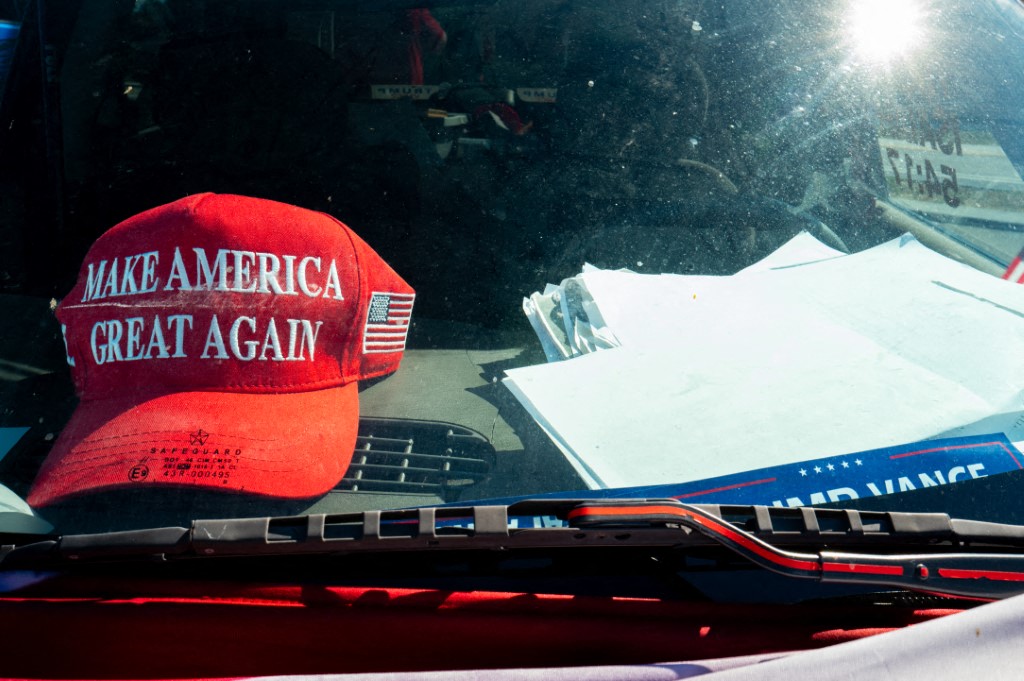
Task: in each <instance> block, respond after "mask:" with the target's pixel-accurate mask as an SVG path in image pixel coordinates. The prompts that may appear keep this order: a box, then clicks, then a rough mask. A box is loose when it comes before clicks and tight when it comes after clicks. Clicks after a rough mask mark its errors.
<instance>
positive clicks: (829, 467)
mask: <svg viewBox="0 0 1024 681" xmlns="http://www.w3.org/2000/svg"><path fill="white" fill-rule="evenodd" d="M826 468H828V469H829V470H830V471H834V470H835V469H836V467H835V466H833V465H832V464H829V465H828V466H826Z"/></svg>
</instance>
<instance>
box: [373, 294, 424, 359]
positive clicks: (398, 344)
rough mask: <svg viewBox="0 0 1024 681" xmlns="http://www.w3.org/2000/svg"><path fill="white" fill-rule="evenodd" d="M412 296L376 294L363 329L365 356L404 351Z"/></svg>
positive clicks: (413, 297) (410, 315)
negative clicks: (375, 353)
mask: <svg viewBox="0 0 1024 681" xmlns="http://www.w3.org/2000/svg"><path fill="white" fill-rule="evenodd" d="M415 298H416V296H415V294H412V293H378V292H376V291H374V293H373V294H372V295H371V296H370V304H369V306H368V308H367V312H366V326H365V327H364V328H363V353H367V354H368V353H374V352H401V351H402V350H404V349H405V339H406V337H407V336H408V335H409V320H410V318H411V317H412V304H413V300H414V299H415Z"/></svg>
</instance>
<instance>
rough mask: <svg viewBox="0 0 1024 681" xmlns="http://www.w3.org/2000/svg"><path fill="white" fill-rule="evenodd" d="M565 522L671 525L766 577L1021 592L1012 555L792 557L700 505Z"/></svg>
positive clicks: (608, 510) (661, 505)
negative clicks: (740, 559) (765, 571)
mask: <svg viewBox="0 0 1024 681" xmlns="http://www.w3.org/2000/svg"><path fill="white" fill-rule="evenodd" d="M567 519H568V520H569V521H570V522H571V523H573V524H574V525H577V526H579V527H582V528H592V527H599V526H613V525H648V526H650V525H678V526H681V527H683V528H688V529H690V530H695V531H697V532H699V533H700V534H701V535H703V536H705V537H708V538H709V539H712V540H714V541H715V542H717V543H718V544H720V545H722V546H724V547H726V548H729V549H731V550H732V551H733V552H734V553H736V554H737V555H740V556H742V557H744V558H746V559H748V560H750V561H751V562H753V563H755V564H757V565H759V566H761V567H763V568H765V569H768V570H771V571H772V572H776V573H778V574H783V575H787V576H790V577H798V578H803V579H815V580H819V581H821V582H831V583H837V582H843V583H856V584H869V585H878V586H884V587H894V588H902V589H910V590H914V591H921V592H927V593H932V594H941V595H945V596H956V597H971V598H983V599H993V600H994V599H997V598H1006V597H1008V596H1013V595H1016V594H1018V593H1022V592H1024V556H1021V555H1019V554H1006V553H999V554H985V553H924V554H912V555H908V554H897V555H889V554H877V555H875V554H869V553H839V552H834V551H820V552H817V553H795V552H792V551H785V550H783V549H780V548H778V547H775V546H772V545H771V544H769V543H767V542H765V541H762V540H761V539H759V538H757V537H755V536H754V535H752V534H750V533H749V532H746V531H745V530H743V529H741V528H739V527H737V526H735V525H733V524H732V523H729V522H727V521H725V520H723V519H722V518H719V517H718V516H716V515H714V514H712V513H710V512H708V511H707V510H704V509H703V508H699V507H696V506H689V505H686V504H681V503H680V504H676V503H672V502H670V501H664V502H661V501H652V502H598V501H594V502H583V503H581V504H580V505H578V506H577V507H576V508H573V509H572V510H570V511H569V512H568V513H567Z"/></svg>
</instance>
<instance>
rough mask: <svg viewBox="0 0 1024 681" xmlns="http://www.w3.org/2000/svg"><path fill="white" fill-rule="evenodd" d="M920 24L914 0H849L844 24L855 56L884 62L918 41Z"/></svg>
mask: <svg viewBox="0 0 1024 681" xmlns="http://www.w3.org/2000/svg"><path fill="white" fill-rule="evenodd" d="M921 24H922V22H921V10H920V8H919V7H918V4H917V2H915V1H914V0H853V2H852V5H851V6H850V10H849V14H848V16H847V22H846V27H847V31H848V36H849V39H850V41H851V43H852V45H853V49H854V51H855V52H856V54H857V56H858V57H859V58H861V59H862V60H864V61H866V62H872V63H876V64H879V63H880V64H885V63H888V62H890V61H892V60H893V59H894V58H896V57H899V56H903V55H906V54H907V53H909V52H911V51H912V50H913V49H914V48H915V47H916V46H917V45H918V44H919V43H920V42H921V38H922V25H921Z"/></svg>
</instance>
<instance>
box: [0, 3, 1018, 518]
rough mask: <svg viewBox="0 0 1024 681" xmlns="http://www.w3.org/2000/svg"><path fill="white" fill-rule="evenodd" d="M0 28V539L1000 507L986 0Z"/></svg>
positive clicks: (1009, 352) (1006, 367)
mask: <svg viewBox="0 0 1024 681" xmlns="http://www.w3.org/2000/svg"><path fill="white" fill-rule="evenodd" d="M0 20H2V21H0V82H2V83H3V91H2V92H3V100H2V107H0V111H2V115H3V119H2V126H0V153H2V158H3V161H4V162H3V164H2V166H0V309H2V311H3V331H2V332H0V407H2V408H0V483H2V485H3V489H2V492H3V498H2V499H0V510H3V513H0V521H3V522H9V523H10V524H9V525H5V526H4V527H3V528H0V531H2V532H7V531H13V532H17V531H21V530H19V529H18V528H21V527H25V525H24V524H19V523H24V522H26V519H32V521H33V522H36V523H37V524H36V525H33V526H32V527H52V528H53V531H54V532H57V533H81V532H103V531H108V530H121V529H133V528H147V527H159V526H179V525H181V526H187V524H188V523H189V522H191V521H192V520H194V519H197V518H232V517H250V516H294V515H304V514H318V513H326V514H337V513H348V512H358V511H371V510H380V509H397V508H411V507H422V506H435V505H440V504H454V503H458V504H466V503H475V502H478V501H481V502H484V501H486V502H488V503H500V502H502V501H508V500H513V499H523V498H534V497H543V496H564V497H644V498H674V499H679V500H682V501H686V502H693V503H750V504H764V505H768V506H781V507H797V506H811V505H833V506H836V505H838V506H848V507H860V508H871V509H899V510H914V511H939V512H948V513H950V514H955V515H959V516H970V517H973V518H976V519H985V520H1015V519H1019V518H1018V516H1019V515H1020V514H1019V512H1018V509H1019V507H1020V502H1019V499H1020V496H1019V494H1018V492H1019V485H1020V482H1019V481H1020V480H1021V477H1020V474H1019V473H1018V471H1020V469H1021V468H1024V455H1022V454H1021V453H1020V452H1021V451H1024V450H1021V449H1019V448H1020V447H1021V446H1022V444H1024V399H1022V398H1024V391H1022V388H1024V352H1022V348H1024V322H1022V318H1024V287H1021V286H1020V284H1021V283H1022V282H1024V265H1022V264H1021V253H1022V249H1024V179H1022V176H1024V114H1022V111H1024V50H1022V49H1021V45H1022V40H1024V5H1022V4H1021V3H1020V2H1019V1H1018V0H972V1H963V2H961V1H957V2H932V1H930V0H885V1H882V0H815V1H814V2H807V1H804V0H801V1H789V0H780V1H778V2H771V3H765V2H754V1H752V0H730V1H729V2H721V3H719V2H708V1H706V0H592V1H589V2H582V1H577V0H437V1H435V2H431V3H419V2H412V1H408V2H399V1H397V0H396V1H390V0H380V1H377V2H362V1H358V0H303V1H302V2H284V1H282V0H245V1H242V0H57V1H53V2H49V3H47V4H46V5H45V6H44V5H43V4H42V3H28V2H22V1H20V0H5V1H3V2H0ZM3 518H6V519H7V520H3Z"/></svg>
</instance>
